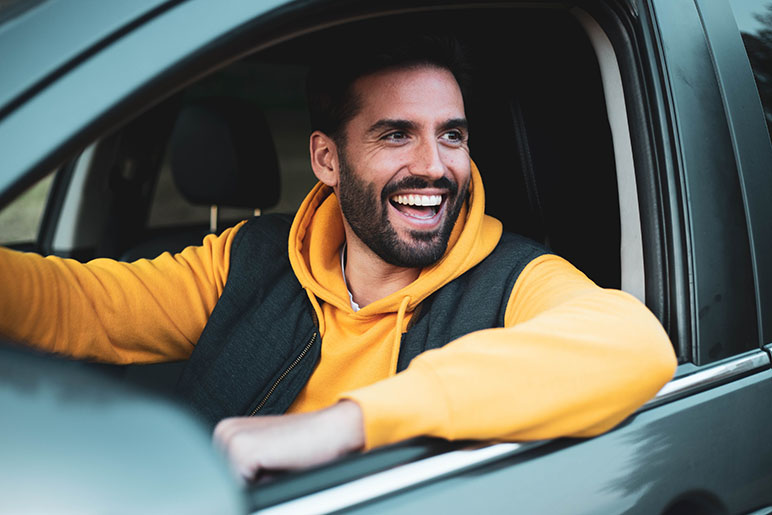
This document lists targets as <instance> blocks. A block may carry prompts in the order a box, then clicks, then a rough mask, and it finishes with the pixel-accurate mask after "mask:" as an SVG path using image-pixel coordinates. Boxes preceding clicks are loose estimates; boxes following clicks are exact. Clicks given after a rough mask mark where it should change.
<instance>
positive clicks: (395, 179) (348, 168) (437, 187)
mask: <svg viewBox="0 0 772 515" xmlns="http://www.w3.org/2000/svg"><path fill="white" fill-rule="evenodd" d="M353 90H354V93H355V94H356V95H358V97H359V99H360V106H361V108H360V110H359V112H358V113H357V115H356V116H354V117H353V118H352V119H351V120H350V121H349V122H348V124H347V125H346V128H345V134H344V142H342V143H343V145H341V146H340V147H341V148H339V151H338V156H339V162H340V181H339V187H338V192H337V193H338V199H339V201H340V205H341V210H342V211H343V216H344V218H345V219H346V222H347V223H348V225H349V226H350V227H351V229H352V230H353V232H354V234H355V235H356V236H357V237H358V238H359V239H360V240H361V241H362V242H363V243H364V244H365V245H367V246H368V247H369V248H370V249H371V250H372V251H373V252H375V254H377V255H378V256H379V257H380V258H381V259H383V260H384V261H386V262H387V263H390V264H392V265H396V266H401V267H409V268H414V267H425V266H428V265H431V264H432V263H435V262H436V261H438V260H439V259H440V258H441V257H442V255H443V254H444V252H445V249H446V248H447V244H448V239H449V237H450V233H451V231H452V229H453V225H454V223H455V221H456V218H457V217H458V213H459V210H460V209H461V207H462V205H463V202H464V200H465V199H466V195H467V192H468V188H469V179H470V175H471V162H470V159H469V147H468V144H467V141H468V130H467V123H466V117H465V114H464V103H463V98H462V96H461V90H460V89H459V87H458V84H457V83H456V80H455V79H454V77H453V75H452V74H451V73H450V72H449V71H447V70H444V69H441V68H435V67H428V66H422V67H414V68H402V69H394V70H386V71H381V72H378V73H375V74H372V75H367V76H365V77H362V78H360V79H358V80H357V81H355V82H354V85H353Z"/></svg>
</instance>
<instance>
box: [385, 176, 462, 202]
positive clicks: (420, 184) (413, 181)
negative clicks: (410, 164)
mask: <svg viewBox="0 0 772 515" xmlns="http://www.w3.org/2000/svg"><path fill="white" fill-rule="evenodd" d="M426 188H437V189H443V190H448V192H449V193H450V195H449V196H450V197H454V196H456V194H457V193H458V183H456V182H455V181H452V180H450V179H448V178H447V177H440V178H439V179H437V180H436V181H427V180H426V179H424V178H422V177H416V176H415V175H411V176H409V177H405V178H403V179H401V180H399V181H398V182H393V183H389V184H387V185H386V186H384V188H383V190H382V191H381V199H382V200H383V201H384V202H385V201H386V200H388V199H389V197H391V196H392V195H394V194H395V193H396V192H398V191H400V190H420V189H426Z"/></svg>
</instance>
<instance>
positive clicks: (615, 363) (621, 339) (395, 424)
mask: <svg viewBox="0 0 772 515" xmlns="http://www.w3.org/2000/svg"><path fill="white" fill-rule="evenodd" d="M675 367H676V358H675V354H674V352H673V347H672V345H671V343H670V341H669V339H668V336H667V334H666V333H665V331H664V329H663V328H662V326H661V325H660V323H659V321H658V320H657V319H656V318H655V317H654V315H653V314H652V313H651V312H650V311H649V310H648V309H647V308H646V307H645V306H644V305H643V304H642V303H641V302H640V301H638V300H637V299H635V298H634V297H632V296H631V295H628V294H626V293H624V292H621V291H618V290H604V289H602V288H600V287H598V286H596V285H595V284H594V283H593V282H592V281H590V280H589V279H588V278H587V277H586V276H584V275H583V274H582V273H581V272H579V271H578V270H577V269H576V268H574V267H573V266H572V265H570V264H569V263H568V262H567V261H565V260H563V259H561V258H559V257H557V256H552V255H548V256H541V257H539V258H537V259H535V260H533V261H532V262H531V263H529V264H528V266H527V267H526V268H525V269H524V270H523V272H522V273H521V275H520V277H519V278H518V280H517V282H516V284H515V287H514V288H513V290H512V294H511V297H510V300H509V303H508V305H507V311H506V327H504V328H495V329H486V330H483V331H477V332H474V333H470V334H468V335H465V336H463V337H461V338H459V339H457V340H455V341H453V342H450V343H449V344H447V345H446V346H445V347H443V348H441V349H436V350H431V351H428V352H425V353H423V354H421V355H420V356H418V357H417V358H415V359H414V360H413V361H412V363H411V364H410V366H409V367H408V368H407V370H405V371H404V372H402V373H399V374H397V375H395V376H393V377H390V378H388V379H385V380H383V381H379V382H377V383H374V384H372V385H370V386H367V387H364V388H360V389H357V390H354V391H352V392H348V393H346V394H344V395H343V396H342V397H344V398H348V399H351V400H354V401H355V402H357V403H358V404H359V405H360V407H361V408H362V411H363V414H364V421H365V438H366V447H367V448H368V449H369V448H373V447H377V446H380V445H385V444H389V443H393V442H397V441H400V440H403V439H406V438H411V437H415V436H420V435H427V436H437V437H441V438H446V439H486V440H487V439H505V440H541V439H549V438H557V437H563V436H578V437H584V436H593V435H597V434H600V433H602V432H604V431H607V430H609V429H611V428H612V427H614V426H615V425H617V424H618V423H619V422H621V421H622V420H624V419H625V418H626V417H627V416H628V415H630V414H632V413H633V412H634V411H635V410H636V409H638V407H640V406H641V405H642V404H644V403H645V402H646V401H647V400H649V399H650V398H652V397H653V396H654V395H655V394H656V393H657V391H659V389H660V388H661V387H662V386H663V385H664V384H665V383H666V382H667V381H668V380H670V378H671V377H672V376H673V373H674V371H675Z"/></svg>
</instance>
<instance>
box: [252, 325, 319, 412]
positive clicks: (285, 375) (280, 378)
mask: <svg viewBox="0 0 772 515" xmlns="http://www.w3.org/2000/svg"><path fill="white" fill-rule="evenodd" d="M315 341H316V332H314V334H313V335H312V336H311V339H310V340H309V341H308V343H307V344H306V346H305V348H304V349H303V350H302V351H301V352H300V354H298V357H297V358H295V361H293V362H292V363H290V366H289V367H287V370H285V371H284V372H282V374H281V375H280V376H279V378H278V379H276V381H274V383H273V385H271V389H270V390H268V393H266V394H265V397H263V400H261V401H260V404H258V405H257V406H256V407H255V409H253V410H252V413H250V414H249V416H250V417H253V416H254V415H255V414H256V413H257V412H258V411H260V410H261V409H262V408H263V406H264V405H265V403H266V402H268V399H269V398H270V397H271V395H273V392H274V390H276V387H277V386H279V383H281V382H282V380H283V379H284V378H285V377H287V374H289V373H290V372H292V369H293V368H295V367H296V366H297V364H298V363H300V361H301V360H302V359H303V357H304V356H305V355H306V354H308V351H309V350H310V349H311V346H312V345H313V344H314V342H315Z"/></svg>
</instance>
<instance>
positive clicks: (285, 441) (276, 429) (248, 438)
mask: <svg viewBox="0 0 772 515" xmlns="http://www.w3.org/2000/svg"><path fill="white" fill-rule="evenodd" d="M214 441H215V443H216V444H217V445H218V446H219V447H221V448H222V449H223V450H224V451H225V453H226V454H227V456H228V458H229V459H230V461H231V464H232V465H233V467H234V469H235V470H236V472H237V473H238V474H239V475H240V476H241V477H242V478H244V479H245V480H247V481H250V480H253V479H255V478H256V477H257V475H258V474H259V473H260V471H265V470H294V469H300V468H305V467H310V466H312V465H319V464H322V463H325V462H327V461H330V460H333V459H335V458H338V457H340V456H343V455H344V454H347V453H349V452H352V451H356V450H359V449H361V448H362V447H363V446H364V443H365V436H364V427H363V421H362V410H361V409H360V408H359V406H358V405H357V404H356V403H355V402H353V401H348V400H344V401H341V402H339V403H337V404H335V405H334V406H331V407H329V408H326V409H323V410H319V411H313V412H311V413H299V414H292V415H278V416H265V417H234V418H226V419H224V420H222V421H221V422H220V423H219V424H217V427H215V429H214Z"/></svg>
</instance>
